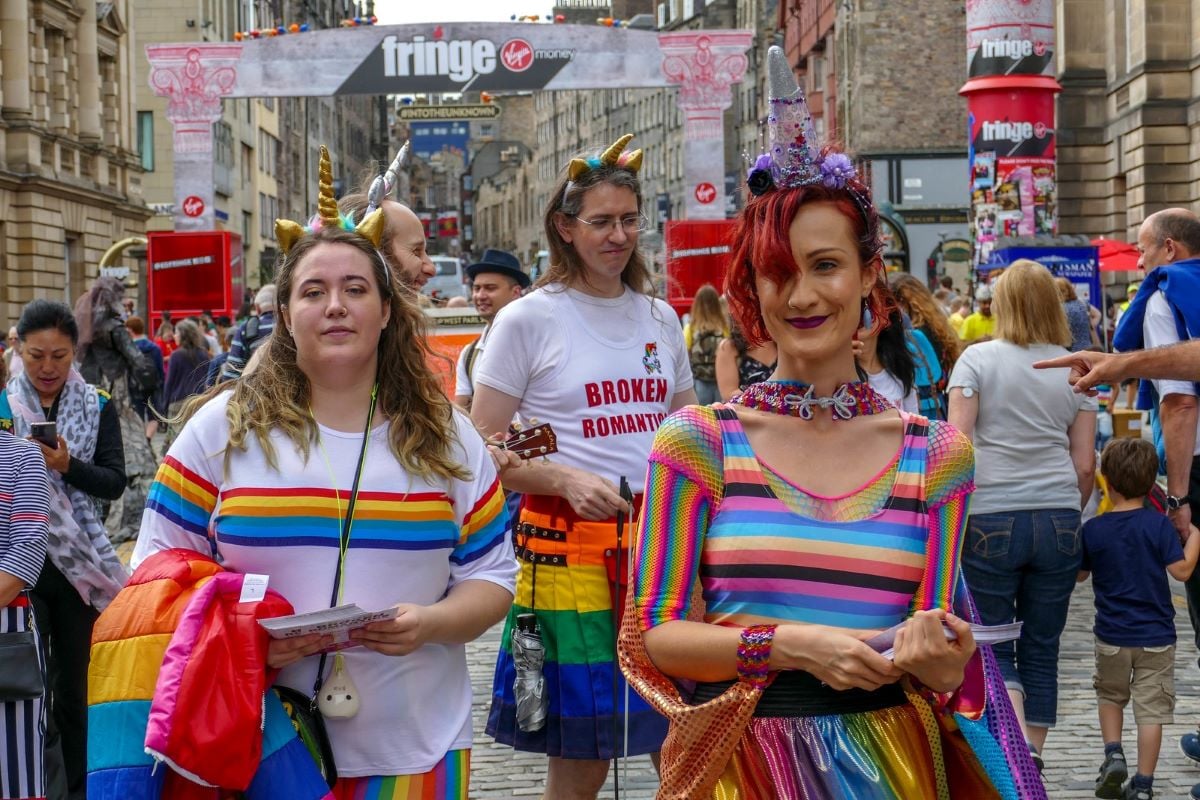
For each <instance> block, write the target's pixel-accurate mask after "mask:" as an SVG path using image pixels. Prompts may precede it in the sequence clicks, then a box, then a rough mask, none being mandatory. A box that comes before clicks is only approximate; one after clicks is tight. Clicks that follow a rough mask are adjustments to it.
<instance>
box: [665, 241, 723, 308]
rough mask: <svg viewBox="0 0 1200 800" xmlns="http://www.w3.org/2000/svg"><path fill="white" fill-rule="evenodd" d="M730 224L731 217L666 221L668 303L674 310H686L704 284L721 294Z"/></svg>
mask: <svg viewBox="0 0 1200 800" xmlns="http://www.w3.org/2000/svg"><path fill="white" fill-rule="evenodd" d="M733 225H734V222H733V220H730V219H722V220H704V221H688V220H671V221H669V222H667V228H666V242H667V302H668V303H670V304H671V307H672V308H674V309H675V311H676V313H678V314H680V315H682V314H684V313H686V312H687V311H688V310H689V309H690V308H691V307H692V298H693V297H695V296H696V290H698V289H699V288H700V287H701V286H703V285H704V284H706V283H711V284H712V285H713V286H714V287H716V289H717V291H718V292H720V293H724V291H725V271H726V269H727V267H728V265H729V254H730V252H731V249H732V248H731V247H730V242H731V239H732V235H733Z"/></svg>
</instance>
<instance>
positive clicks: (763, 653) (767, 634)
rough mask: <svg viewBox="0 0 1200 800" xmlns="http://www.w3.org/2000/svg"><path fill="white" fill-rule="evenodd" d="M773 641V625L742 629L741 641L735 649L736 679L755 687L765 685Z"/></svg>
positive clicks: (752, 626) (759, 687)
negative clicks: (736, 660) (736, 649)
mask: <svg viewBox="0 0 1200 800" xmlns="http://www.w3.org/2000/svg"><path fill="white" fill-rule="evenodd" d="M774 641H775V626H774V625H751V626H750V627H749V628H743V629H742V641H741V643H740V644H739V645H738V651H737V657H738V667H737V671H738V680H740V681H745V682H746V683H748V684H750V685H751V686H753V687H754V688H755V689H762V688H763V687H765V686H766V685H767V676H768V674H769V673H770V668H769V663H770V661H771V645H772V644H773V643H774Z"/></svg>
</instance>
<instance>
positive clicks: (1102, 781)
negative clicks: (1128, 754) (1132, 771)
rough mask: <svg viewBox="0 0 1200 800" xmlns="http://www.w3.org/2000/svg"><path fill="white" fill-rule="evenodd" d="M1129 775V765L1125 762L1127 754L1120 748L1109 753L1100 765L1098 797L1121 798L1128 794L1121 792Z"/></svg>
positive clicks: (1097, 782)
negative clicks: (1122, 785)
mask: <svg viewBox="0 0 1200 800" xmlns="http://www.w3.org/2000/svg"><path fill="white" fill-rule="evenodd" d="M1128 777H1129V765H1128V764H1126V763H1125V754H1124V753H1122V752H1121V751H1120V750H1117V751H1115V752H1113V753H1109V754H1108V755H1106V756H1105V757H1104V763H1103V764H1101V765H1100V774H1099V775H1097V776H1096V797H1105V798H1108V799H1109V800H1120V799H1121V797H1123V796H1128V795H1127V794H1122V792H1121V784H1123V783H1125V779H1126V778H1128ZM1131 785H1132V784H1131Z"/></svg>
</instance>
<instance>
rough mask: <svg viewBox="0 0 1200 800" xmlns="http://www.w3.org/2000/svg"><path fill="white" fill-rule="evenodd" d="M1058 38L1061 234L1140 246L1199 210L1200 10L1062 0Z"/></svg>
mask: <svg viewBox="0 0 1200 800" xmlns="http://www.w3.org/2000/svg"><path fill="white" fill-rule="evenodd" d="M1057 36H1058V70H1059V75H1058V80H1059V83H1060V84H1062V87H1063V90H1062V93H1061V94H1060V95H1059V98H1058V121H1057V127H1058V197H1059V230H1060V232H1062V233H1073V234H1086V235H1088V236H1089V237H1094V236H1108V237H1112V238H1116V239H1124V240H1126V241H1130V242H1133V241H1135V240H1136V236H1137V228H1138V226H1139V225H1140V224H1141V222H1142V220H1143V219H1145V218H1146V217H1147V216H1149V215H1150V214H1152V213H1154V212H1155V211H1158V210H1161V209H1163V208H1168V207H1171V206H1183V207H1185V208H1190V209H1192V210H1193V211H1200V113H1198V109H1200V89H1197V88H1196V83H1195V82H1194V74H1195V73H1194V70H1195V64H1196V62H1197V59H1198V58H1200V3H1197V2H1195V1H1194V0H1058V28H1057Z"/></svg>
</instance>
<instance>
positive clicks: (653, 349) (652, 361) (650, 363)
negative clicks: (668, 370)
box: [642, 342, 662, 375]
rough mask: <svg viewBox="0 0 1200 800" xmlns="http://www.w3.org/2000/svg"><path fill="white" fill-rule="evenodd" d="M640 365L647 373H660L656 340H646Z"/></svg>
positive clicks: (660, 367)
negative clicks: (644, 351)
mask: <svg viewBox="0 0 1200 800" xmlns="http://www.w3.org/2000/svg"><path fill="white" fill-rule="evenodd" d="M642 366H644V367H645V368H646V374H647V375H653V374H654V373H656V372H657V373H659V374H660V375H661V374H662V361H661V360H660V359H659V357H658V342H646V355H644V356H642Z"/></svg>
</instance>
